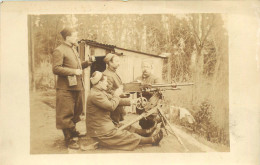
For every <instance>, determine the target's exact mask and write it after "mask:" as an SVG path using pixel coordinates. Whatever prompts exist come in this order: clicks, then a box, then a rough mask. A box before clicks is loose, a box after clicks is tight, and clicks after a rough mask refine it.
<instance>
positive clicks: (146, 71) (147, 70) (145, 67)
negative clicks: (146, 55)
mask: <svg viewBox="0 0 260 165" xmlns="http://www.w3.org/2000/svg"><path fill="white" fill-rule="evenodd" d="M141 67H142V72H143V76H145V77H147V76H150V75H151V73H152V69H153V67H152V62H151V61H149V60H143V61H142V65H141Z"/></svg>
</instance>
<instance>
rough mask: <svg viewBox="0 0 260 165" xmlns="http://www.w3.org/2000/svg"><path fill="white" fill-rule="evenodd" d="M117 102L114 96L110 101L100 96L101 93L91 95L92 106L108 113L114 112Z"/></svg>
mask: <svg viewBox="0 0 260 165" xmlns="http://www.w3.org/2000/svg"><path fill="white" fill-rule="evenodd" d="M119 100H120V99H119V97H116V96H113V97H111V98H110V99H108V97H107V96H105V95H102V94H101V93H97V94H95V95H93V98H92V102H93V104H95V105H96V106H97V107H100V108H102V109H105V110H108V111H114V110H115V109H116V107H117V106H118V104H119Z"/></svg>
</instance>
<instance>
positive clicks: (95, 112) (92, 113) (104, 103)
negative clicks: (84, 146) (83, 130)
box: [86, 87, 130, 137]
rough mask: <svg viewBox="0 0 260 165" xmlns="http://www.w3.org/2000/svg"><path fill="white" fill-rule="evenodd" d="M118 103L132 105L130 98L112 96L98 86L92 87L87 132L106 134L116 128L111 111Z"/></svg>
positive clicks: (87, 113) (88, 107)
mask: <svg viewBox="0 0 260 165" xmlns="http://www.w3.org/2000/svg"><path fill="white" fill-rule="evenodd" d="M118 105H130V99H121V98H119V97H116V96H112V95H110V94H108V93H107V92H106V91H104V90H101V89H99V88H97V87H93V88H91V90H90V93H89V95H88V99H87V112H86V123H87V132H88V134H89V136H90V137H98V136H102V135H106V134H109V133H110V132H112V131H113V130H114V129H116V127H115V125H114V124H113V122H112V119H111V118H110V112H112V111H114V110H115V109H116V107H117V106H118Z"/></svg>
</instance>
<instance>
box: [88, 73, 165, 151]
mask: <svg viewBox="0 0 260 165" xmlns="http://www.w3.org/2000/svg"><path fill="white" fill-rule="evenodd" d="M91 83H92V84H93V87H92V88H91V90H90V93H89V95H88V100H87V112H86V122H87V131H88V134H89V136H90V137H92V138H93V139H94V140H96V141H98V142H99V145H100V146H104V147H107V148H110V149H119V150H134V149H135V148H136V147H137V146H138V145H139V144H153V145H158V144H159V142H160V141H161V139H162V138H163V132H162V130H161V129H160V130H159V131H158V133H155V135H153V136H152V137H143V136H147V135H148V134H152V133H153V132H154V130H156V127H153V128H152V129H148V130H144V129H137V128H134V127H133V126H130V127H128V130H118V128H117V127H116V126H115V125H114V124H113V121H112V119H111V118H110V112H112V111H114V110H115V109H116V108H117V106H118V105H124V106H127V105H128V106H129V105H131V103H133V101H132V100H130V99H128V98H124V99H123V98H120V97H119V95H120V94H121V93H122V90H121V91H120V90H117V91H115V93H114V95H110V94H108V93H107V92H106V90H107V85H108V83H107V78H106V76H104V75H103V74H102V73H101V72H98V71H96V72H94V73H93V75H92V77H91Z"/></svg>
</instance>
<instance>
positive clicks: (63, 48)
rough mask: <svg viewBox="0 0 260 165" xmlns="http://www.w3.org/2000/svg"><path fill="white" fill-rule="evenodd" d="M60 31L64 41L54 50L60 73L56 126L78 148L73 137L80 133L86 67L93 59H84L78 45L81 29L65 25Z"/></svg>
mask: <svg viewBox="0 0 260 165" xmlns="http://www.w3.org/2000/svg"><path fill="white" fill-rule="evenodd" d="M60 34H61V35H62V37H63V39H64V42H63V43H62V44H61V45H60V46H58V47H57V48H56V49H55V50H54V52H53V73H54V74H55V75H57V76H58V79H57V85H56V127H57V129H62V131H63V134H64V137H65V144H66V146H67V147H69V148H73V149H78V148H79V145H78V143H77V141H75V140H73V137H77V136H79V134H80V133H79V132H78V131H76V123H77V122H79V121H80V115H81V113H82V111H83V104H82V102H83V100H82V91H83V90H84V82H83V77H82V69H84V68H86V67H88V66H89V65H91V62H89V61H85V62H82V63H81V61H80V57H79V54H78V52H77V51H76V49H75V45H76V44H77V35H78V33H77V32H76V31H75V30H74V29H71V28H64V29H63V30H62V31H61V32H60Z"/></svg>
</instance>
